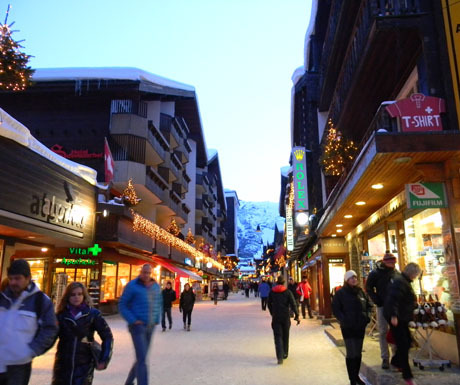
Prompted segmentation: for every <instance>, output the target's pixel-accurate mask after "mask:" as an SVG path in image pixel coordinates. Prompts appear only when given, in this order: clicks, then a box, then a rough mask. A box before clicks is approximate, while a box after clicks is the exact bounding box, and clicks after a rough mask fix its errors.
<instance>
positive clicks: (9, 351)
mask: <svg viewBox="0 0 460 385" xmlns="http://www.w3.org/2000/svg"><path fill="white" fill-rule="evenodd" d="M0 330H2V333H0V352H1V354H0V385H13V384H14V385H27V384H28V383H29V380H30V375H31V372H32V360H33V359H34V357H37V356H39V355H42V354H43V353H45V352H46V351H47V350H48V349H50V348H51V347H52V346H53V345H54V342H55V341H56V336H57V333H58V325H57V321H56V315H55V313H54V307H53V303H52V302H51V300H50V299H49V297H48V296H46V295H45V294H44V293H43V292H42V291H41V290H40V289H39V288H38V286H37V285H36V284H35V282H33V281H32V277H31V273H30V266H29V263H28V262H27V261H26V260H24V259H16V260H14V261H13V262H12V263H11V265H10V267H9V268H8V284H7V286H6V288H5V289H4V290H3V291H2V292H1V293H0ZM5 331H7V332H5Z"/></svg>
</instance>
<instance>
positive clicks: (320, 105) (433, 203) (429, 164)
mask: <svg viewBox="0 0 460 385" xmlns="http://www.w3.org/2000/svg"><path fill="white" fill-rule="evenodd" d="M444 11H445V10H444ZM444 17H445V14H444ZM446 32H449V28H448V20H447V19H444V18H443V9H442V8H441V2H436V1H428V0H426V1H425V0H421V1H399V0H393V1H364V0H363V1H335V0H333V1H313V9H312V18H311V21H310V25H309V27H308V31H307V36H306V45H305V63H304V66H303V68H301V69H299V70H297V71H296V72H295V76H294V77H293V80H294V86H293V97H292V103H293V108H292V111H293V115H292V130H291V143H292V147H293V149H294V148H303V149H304V150H305V154H306V156H305V158H306V160H305V164H306V173H307V174H308V175H307V182H308V183H307V184H308V189H307V191H308V197H307V203H308V205H307V206H306V209H305V210H303V209H302V210H300V211H296V209H295V207H293V205H292V204H291V205H290V204H289V203H290V202H289V195H290V194H289V192H290V188H291V187H292V186H293V180H294V178H295V171H294V172H292V170H291V173H290V176H289V180H288V186H287V188H286V191H287V192H286V194H285V197H286V198H285V199H284V202H285V205H286V210H291V214H292V217H293V222H294V235H293V245H292V247H291V250H290V253H289V256H290V259H291V260H296V261H298V262H300V265H301V266H302V267H301V271H302V273H303V274H306V275H307V276H308V277H309V278H310V282H311V283H312V285H313V290H314V293H313V297H312V307H313V308H314V309H315V310H316V311H317V312H318V314H319V315H320V316H321V317H323V318H330V317H332V313H331V292H333V290H334V288H335V287H337V286H340V285H342V284H343V275H344V273H345V271H346V270H348V269H350V268H351V269H353V270H355V271H356V272H357V273H358V274H359V277H360V279H361V281H362V283H363V284H364V283H365V280H366V278H367V276H368V274H369V272H370V271H371V270H372V269H373V268H374V267H375V263H376V262H377V261H378V260H380V259H381V258H382V257H383V254H384V253H385V251H386V250H389V251H390V252H392V253H393V254H394V255H395V256H396V257H397V259H398V268H399V269H403V268H404V266H405V265H406V264H407V263H409V262H416V263H418V264H419V265H420V266H421V267H422V269H423V271H424V274H423V277H422V279H421V280H420V282H416V283H415V284H414V289H415V292H416V293H417V294H418V296H419V298H420V300H421V301H424V300H433V301H435V300H438V301H440V302H441V303H443V304H444V305H445V306H446V308H447V317H448V326H447V327H442V328H439V329H435V330H434V331H433V337H432V344H433V346H434V348H435V349H436V350H437V351H438V352H439V353H440V354H441V355H442V356H443V358H446V359H449V360H451V361H452V362H456V363H458V362H459V360H458V352H459V350H460V289H459V288H460V285H459V277H460V272H459V254H460V237H459V230H458V224H459V223H460V217H459V213H460V175H459V166H460V163H459V160H460V150H459V149H460V132H459V125H458V113H459V111H458V110H457V104H458V103H457V102H458V87H457V82H458V80H457V78H455V77H453V76H452V74H455V73H457V72H458V69H457V68H454V67H453V65H454V64H455V63H454V61H453V60H451V57H450V56H449V54H451V53H452V52H451V51H452V44H451V43H452V42H450V41H449V34H448V33H447V34H446ZM446 36H447V37H446ZM453 48H455V46H454V47H453ZM292 158H293V162H294V153H293V157H292ZM294 197H295V196H294ZM299 213H302V214H307V215H308V216H309V221H308V222H306V223H304V224H303V225H299V223H297V221H296V217H297V215H298V214H299ZM286 214H287V213H286ZM288 249H289V248H288ZM292 265H293V264H291V266H292Z"/></svg>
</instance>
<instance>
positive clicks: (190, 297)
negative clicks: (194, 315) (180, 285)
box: [179, 289, 195, 311]
mask: <svg viewBox="0 0 460 385" xmlns="http://www.w3.org/2000/svg"><path fill="white" fill-rule="evenodd" d="M194 304H195V293H194V292H193V290H192V289H189V290H188V291H187V290H184V291H183V292H182V294H181V295H180V303H179V308H180V309H181V310H183V311H192V310H193V305H194Z"/></svg>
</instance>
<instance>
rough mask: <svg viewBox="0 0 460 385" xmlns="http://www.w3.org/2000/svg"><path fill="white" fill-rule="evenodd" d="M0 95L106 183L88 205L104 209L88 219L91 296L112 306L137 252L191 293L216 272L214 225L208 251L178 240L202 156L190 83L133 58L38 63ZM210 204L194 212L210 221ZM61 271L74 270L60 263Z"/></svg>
mask: <svg viewBox="0 0 460 385" xmlns="http://www.w3.org/2000/svg"><path fill="white" fill-rule="evenodd" d="M0 101H1V103H2V105H3V106H5V107H6V108H9V109H10V110H11V111H12V113H15V114H17V115H18V118H19V119H21V120H22V121H23V122H24V123H25V124H26V125H27V126H28V127H29V129H30V130H31V132H32V134H33V135H34V136H36V137H37V138H38V139H39V140H40V141H41V142H43V143H44V144H45V146H47V147H48V148H50V149H51V150H52V151H54V152H55V153H57V154H60V155H62V156H63V157H65V158H67V159H72V160H75V161H78V162H79V163H81V164H84V165H87V166H90V167H92V168H93V169H95V170H96V171H97V175H98V177H97V181H98V183H99V185H100V186H101V185H104V186H106V188H101V189H100V191H99V194H98V201H97V208H96V210H95V212H104V211H105V212H106V213H108V215H107V216H102V215H100V216H98V218H97V223H96V228H97V229H96V236H95V240H96V242H97V243H98V245H99V247H100V248H101V252H100V253H99V255H98V258H97V259H96V264H97V265H98V266H99V270H100V274H101V278H100V279H99V281H98V283H93V286H96V285H99V287H98V289H99V290H100V299H101V303H107V304H108V305H107V306H109V307H114V306H115V305H114V303H115V304H116V300H117V298H118V297H119V296H120V295H121V292H122V290H123V287H124V286H125V285H126V283H127V282H128V281H129V280H130V279H132V278H134V277H135V276H136V275H137V274H138V268H139V266H140V265H141V264H142V263H145V262H152V263H153V264H154V265H156V267H155V270H154V274H155V276H156V278H157V279H158V281H160V283H163V282H164V281H166V280H171V279H172V280H174V279H175V287H176V290H181V287H182V286H183V284H184V283H185V282H191V283H194V284H196V285H195V289H196V291H197V293H198V294H199V292H200V288H201V286H200V283H205V282H206V279H208V278H211V277H214V276H217V275H220V274H222V270H223V266H222V265H221V264H220V263H219V262H218V261H217V257H216V255H217V252H220V251H221V250H220V249H219V247H220V246H221V245H220V243H219V242H217V239H218V238H217V237H218V236H219V239H220V238H222V237H223V235H222V234H220V233H218V230H215V231H214V233H213V237H214V238H215V239H214V238H212V242H213V243H212V246H213V248H214V251H215V253H216V255H214V254H211V253H204V252H203V250H199V249H198V245H194V244H193V243H187V242H186V237H187V234H188V229H189V228H192V233H193V235H194V236H199V234H196V233H195V230H196V217H195V213H196V207H195V204H196V190H197V187H196V186H197V185H198V179H199V176H200V174H201V173H202V172H201V171H200V170H202V169H203V168H207V166H208V157H207V149H206V145H205V139H204V134H203V129H202V126H201V120H200V114H199V109H198V103H197V99H196V95H195V90H194V88H193V87H192V86H188V85H184V84H181V83H178V82H174V81H171V80H168V79H164V78H161V77H159V76H157V75H154V74H151V73H147V72H145V71H142V70H138V69H133V68H117V69H115V68H87V69H78V68H75V69H65V68H63V69H42V70H37V71H36V73H35V75H34V85H33V86H31V87H30V88H29V89H27V91H25V92H22V93H1V94H0ZM107 148H108V149H109V150H108V149H107ZM110 158H112V159H113V161H114V162H113V167H114V168H113V170H110V168H111V166H110ZM111 174H112V175H111ZM107 178H110V179H107ZM216 181H217V182H220V191H221V192H220V197H223V188H222V184H221V178H220V171H219V172H216V171H214V173H213V183H214V184H215V185H216V186H218V183H217V182H216ZM214 194H215V195H216V196H217V195H218V194H219V192H218V189H217V188H216V189H215V192H214ZM131 195H134V197H133V196H131ZM133 199H134V201H133ZM217 201H218V200H217V199H216V203H217ZM222 203H223V204H222ZM215 206H216V208H215V210H216V212H215V213H213V214H214V215H213V214H212V213H206V214H205V216H204V217H205V218H206V219H208V218H211V219H210V223H212V224H215V228H217V227H218V226H217V224H218V223H219V221H223V220H224V219H225V202H223V199H222V198H221V199H220V201H219V204H218V205H217V204H216V205H215ZM218 209H219V210H220V211H219V215H220V216H219V217H218V216H217V210H218ZM173 234H174V235H173ZM208 241H209V240H208ZM53 252H54V253H57V254H59V253H62V250H54V251H53ZM62 273H64V274H67V275H68V277H67V279H68V280H74V279H76V277H75V276H72V275H71V274H68V271H67V268H65V269H64V270H63V271H62ZM64 274H63V275H64ZM203 277H204V278H203ZM85 283H87V284H88V285H90V284H91V282H90V280H89V279H86V280H85Z"/></svg>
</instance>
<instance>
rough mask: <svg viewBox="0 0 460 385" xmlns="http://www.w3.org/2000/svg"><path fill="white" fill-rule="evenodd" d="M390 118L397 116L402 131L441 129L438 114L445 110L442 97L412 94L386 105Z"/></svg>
mask: <svg viewBox="0 0 460 385" xmlns="http://www.w3.org/2000/svg"><path fill="white" fill-rule="evenodd" d="M386 109H387V111H388V113H389V114H390V116H391V117H392V118H395V117H399V118H400V120H401V129H402V131H403V132H413V131H441V130H442V122H441V116H440V114H441V113H443V112H446V105H445V103H444V99H440V98H435V97H433V96H426V95H423V94H412V95H411V96H410V97H409V98H407V99H402V100H398V101H397V102H395V103H393V104H390V105H389V106H387V107H386Z"/></svg>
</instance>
